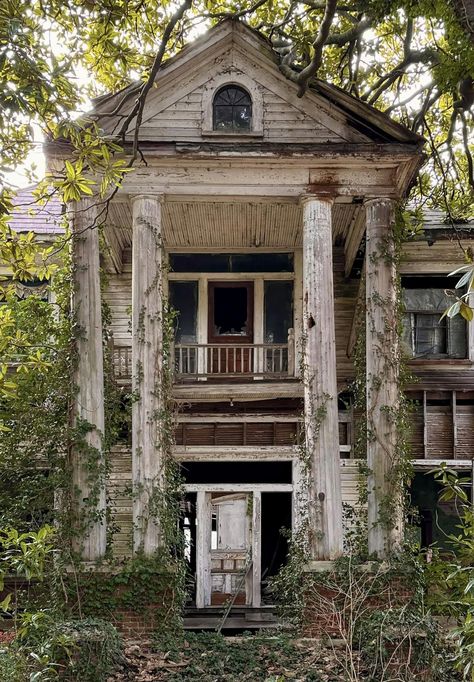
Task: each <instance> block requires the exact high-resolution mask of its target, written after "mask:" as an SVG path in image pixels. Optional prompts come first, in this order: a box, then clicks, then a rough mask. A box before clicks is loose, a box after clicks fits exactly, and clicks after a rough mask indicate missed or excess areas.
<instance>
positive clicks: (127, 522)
mask: <svg viewBox="0 0 474 682" xmlns="http://www.w3.org/2000/svg"><path fill="white" fill-rule="evenodd" d="M131 485H132V452H131V450H130V449H129V448H128V447H126V446H123V447H120V446H115V447H114V448H112V450H111V453H110V470H109V477H108V480H107V497H108V500H109V509H110V515H111V528H112V530H113V532H112V550H113V554H114V556H116V557H125V556H131V554H132V526H133V524H132V496H131Z"/></svg>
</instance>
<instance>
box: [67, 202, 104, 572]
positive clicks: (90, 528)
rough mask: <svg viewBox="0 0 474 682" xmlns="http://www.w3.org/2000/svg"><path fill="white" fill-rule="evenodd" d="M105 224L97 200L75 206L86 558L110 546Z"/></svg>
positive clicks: (76, 490) (76, 503)
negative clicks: (104, 333) (102, 291)
mask: <svg viewBox="0 0 474 682" xmlns="http://www.w3.org/2000/svg"><path fill="white" fill-rule="evenodd" d="M98 232H99V229H98V226H97V210H96V206H95V203H94V199H93V198H90V199H83V200H81V201H78V202H76V203H75V204H74V206H73V209H72V236H73V239H72V260H73V288H72V306H73V311H74V314H75V322H76V324H75V343H76V350H77V359H76V364H75V371H74V382H75V385H76V394H75V401H74V421H75V426H76V428H77V430H78V433H81V434H83V437H82V438H79V437H78V438H77V439H76V443H75V445H74V447H73V448H72V453H71V465H72V483H73V496H72V503H73V512H74V516H75V519H76V521H75V524H74V525H75V526H76V528H75V529H74V531H75V532H74V535H73V548H74V549H75V551H77V552H78V554H80V555H81V558H82V559H84V560H85V561H94V560H95V559H98V558H99V557H101V556H103V555H104V553H105V549H106V526H105V504H106V503H105V460H104V453H103V443H102V438H103V434H104V362H103V351H102V312H101V295H100V269H99V234H98Z"/></svg>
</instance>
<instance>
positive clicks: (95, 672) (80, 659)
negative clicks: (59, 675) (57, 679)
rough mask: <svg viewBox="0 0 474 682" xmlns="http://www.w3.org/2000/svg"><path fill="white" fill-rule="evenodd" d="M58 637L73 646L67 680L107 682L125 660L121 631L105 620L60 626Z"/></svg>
mask: <svg viewBox="0 0 474 682" xmlns="http://www.w3.org/2000/svg"><path fill="white" fill-rule="evenodd" d="M53 632H54V637H55V638H57V639H58V640H59V642H61V641H63V640H64V639H66V640H69V641H70V642H71V643H72V647H73V648H72V650H71V652H70V653H69V662H68V666H67V669H66V672H65V674H64V678H65V679H67V680H81V682H82V681H84V682H103V680H105V679H107V676H108V675H109V674H110V673H111V672H112V670H113V668H114V667H115V666H116V665H117V664H118V663H119V662H120V660H121V658H122V643H121V640H120V637H119V635H118V633H117V630H116V629H115V628H114V626H113V625H111V624H110V623H108V622H107V621H105V620H100V619H92V618H85V619H83V620H78V621H65V622H64V623H60V624H59V625H57V626H56V628H55V630H54V631H53Z"/></svg>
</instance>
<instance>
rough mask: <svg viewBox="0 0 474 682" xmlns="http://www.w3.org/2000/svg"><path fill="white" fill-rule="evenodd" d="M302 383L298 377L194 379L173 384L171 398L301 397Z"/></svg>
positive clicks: (196, 399) (203, 399)
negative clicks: (221, 379) (223, 381)
mask: <svg viewBox="0 0 474 682" xmlns="http://www.w3.org/2000/svg"><path fill="white" fill-rule="evenodd" d="M302 397H303V384H302V383H301V382H300V381H299V380H298V379H285V380H283V381H275V380H271V381H256V380H253V381H247V382H242V381H234V382H231V381H229V380H228V379H227V380H226V381H225V383H222V382H218V383H216V382H215V381H212V382H209V381H195V382H193V383H186V384H183V383H179V384H175V385H174V386H173V398H174V399H175V400H177V401H178V402H181V401H183V402H186V401H192V402H210V401H213V400H215V401H220V400H230V399H232V400H265V399H272V398H302Z"/></svg>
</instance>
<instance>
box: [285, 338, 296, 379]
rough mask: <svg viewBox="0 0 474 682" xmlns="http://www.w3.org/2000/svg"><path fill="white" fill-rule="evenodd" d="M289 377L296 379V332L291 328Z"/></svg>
mask: <svg viewBox="0 0 474 682" xmlns="http://www.w3.org/2000/svg"><path fill="white" fill-rule="evenodd" d="M287 352H288V356H287V357H288V376H290V377H294V376H295V355H296V348H295V330H294V329H293V328H292V327H290V329H288V351H287Z"/></svg>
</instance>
